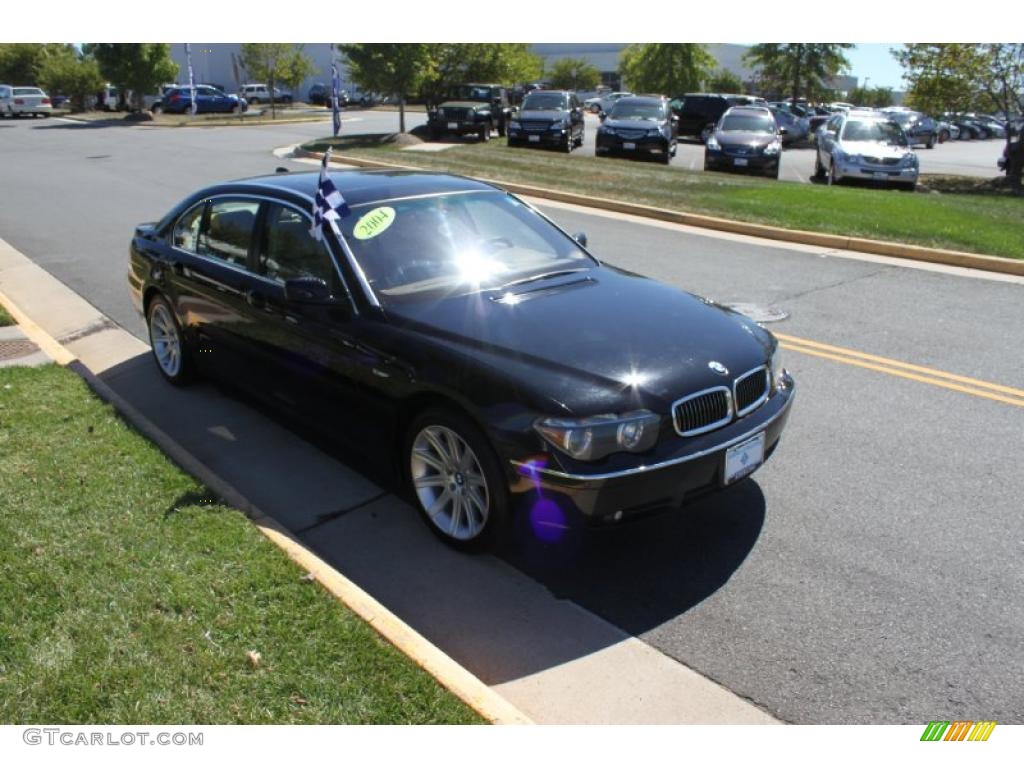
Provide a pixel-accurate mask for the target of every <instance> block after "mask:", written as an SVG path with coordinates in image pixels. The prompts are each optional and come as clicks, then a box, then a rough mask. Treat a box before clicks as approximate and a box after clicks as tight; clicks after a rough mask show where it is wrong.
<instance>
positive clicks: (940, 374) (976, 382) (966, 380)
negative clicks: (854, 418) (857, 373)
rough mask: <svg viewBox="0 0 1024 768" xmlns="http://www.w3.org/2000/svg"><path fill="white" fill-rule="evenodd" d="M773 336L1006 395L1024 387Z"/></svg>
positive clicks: (1020, 393)
mask: <svg viewBox="0 0 1024 768" xmlns="http://www.w3.org/2000/svg"><path fill="white" fill-rule="evenodd" d="M775 337H776V338H777V339H779V341H786V342H789V343H791V344H799V345H801V346H805V347H813V348H814V349H822V350H825V351H826V352H834V353H836V354H839V355H844V356H848V357H857V358H860V359H861V360H871V361H872V362H876V363H881V364H882V365H886V366H889V367H891V368H903V369H905V370H908V371H916V372H918V373H924V374H927V375H929V376H934V377H936V378H940V379H949V380H950V381H958V382H960V383H961V384H969V385H971V386H973V387H980V388H981V389H990V390H992V391H994V392H1002V393H1003V394H1006V395H1014V396H1016V397H1024V389H1016V388H1014V387H1007V386H1003V385H1002V384H993V383H991V382H988V381H981V380H980V379H972V378H970V377H969V376H958V375H957V374H955V373H947V372H946V371H939V370H936V369H935V368H926V367H925V366H923V365H913V364H911V363H904V362H902V361H900V360H893V359H892V358H889V357H879V356H878V355H869V354H868V353H867V352H858V351H857V350H855V349H847V348H846V347H835V346H832V345H831V344H822V343H821V342H820V341H811V340H810V339H801V338H800V337H798V336H788V335H786V334H784V333H776V334H775Z"/></svg>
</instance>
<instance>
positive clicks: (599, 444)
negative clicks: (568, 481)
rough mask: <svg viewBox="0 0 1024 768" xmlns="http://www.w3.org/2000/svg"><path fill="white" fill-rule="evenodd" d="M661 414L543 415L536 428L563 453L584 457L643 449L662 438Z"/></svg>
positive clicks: (597, 456)
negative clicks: (562, 416) (576, 417)
mask: <svg viewBox="0 0 1024 768" xmlns="http://www.w3.org/2000/svg"><path fill="white" fill-rule="evenodd" d="M660 424H661V418H660V417H659V416H658V415H657V414H654V413H651V412H650V411H631V412H629V413H623V414H621V415H616V414H604V415H601V416H590V417H587V418H584V419H563V418H548V419H540V420H538V421H537V422H536V423H535V424H534V425H533V428H534V429H536V430H537V432H538V433H540V435H541V437H543V438H544V439H545V440H547V441H548V442H549V443H551V444H552V445H553V446H555V447H556V448H558V450H560V451H562V452H563V453H567V454H568V455H569V456H572V457H573V458H574V459H579V460H581V461H594V460H596V459H602V458H604V457H605V456H607V455H608V454H610V453H615V452H616V451H629V452H631V453H641V452H643V451H646V450H647V449H648V448H650V447H651V446H653V445H654V443H655V442H656V441H657V439H658V427H659V426H660Z"/></svg>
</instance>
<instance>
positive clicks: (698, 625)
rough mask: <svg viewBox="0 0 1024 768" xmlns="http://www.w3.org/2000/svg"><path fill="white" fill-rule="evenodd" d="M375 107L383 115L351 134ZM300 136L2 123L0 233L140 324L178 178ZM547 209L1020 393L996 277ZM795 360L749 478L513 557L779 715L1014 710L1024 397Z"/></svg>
mask: <svg viewBox="0 0 1024 768" xmlns="http://www.w3.org/2000/svg"><path fill="white" fill-rule="evenodd" d="M349 117H350V118H354V117H358V115H350V116H349ZM378 120H380V121H381V122H380V123H379V124H380V125H383V124H384V121H385V120H397V117H396V116H394V115H390V114H386V113H373V116H372V117H368V118H367V119H366V120H365V121H364V125H363V128H362V129H363V130H367V131H370V132H372V131H375V130H377V128H376V126H377V125H378V123H377V122H376V121H378ZM355 125H356V123H355V122H353V123H352V124H351V127H352V128H353V129H354V127H355ZM322 133H323V126H322V124H313V125H304V124H296V125H288V126H275V127H247V128H216V129H155V128H139V127H133V128H128V127H125V128H120V127H118V128H91V127H80V126H78V125H71V124H68V123H61V122H57V121H53V120H50V121H39V122H29V121H16V122H15V121H5V122H3V123H0V168H2V169H3V170H2V181H0V237H3V238H4V239H6V240H7V241H8V242H10V243H11V244H12V245H13V246H14V247H16V248H18V249H19V250H20V251H22V252H23V253H25V254H26V255H28V256H29V257H31V258H32V259H33V260H35V261H36V262H37V263H38V264H40V265H42V266H43V267H44V268H46V269H47V270H48V271H49V272H51V273H52V274H53V275H55V276H56V277H58V278H59V279H60V280H62V281H63V282H65V283H66V284H68V285H70V286H71V287H72V288H74V289H75V290H76V291H78V292H79V293H80V294H82V295H84V296H85V297H86V298H88V299H89V300H90V301H91V302H92V303H93V304H95V305H96V306H97V307H98V308H100V309H101V310H102V311H104V312H105V313H106V314H108V315H109V316H110V317H112V318H113V319H114V320H115V321H117V322H118V323H121V324H122V325H124V326H125V327H126V328H128V329H129V330H131V331H133V332H134V333H136V334H137V335H140V336H142V335H143V326H142V323H141V322H140V320H139V319H138V318H137V317H136V315H135V313H134V310H133V309H132V308H131V305H130V301H129V298H128V294H127V290H126V287H125V266H126V254H127V244H128V239H129V237H130V234H131V231H132V227H133V226H134V225H135V224H136V223H138V222H142V221H150V220H153V219H155V218H157V217H159V216H160V215H161V214H163V213H164V212H165V211H166V210H167V209H168V208H169V207H170V206H171V205H173V204H174V203H175V202H177V201H178V200H179V199H180V198H181V197H183V196H184V195H186V194H187V193H189V192H190V191H192V190H193V189H195V188H196V187H198V186H200V185H203V184H206V183H210V182H214V181H218V180H222V179H225V178H232V177H242V176H247V175H252V174H256V173H260V172H264V171H270V170H272V169H273V168H274V167H275V166H277V165H292V164H291V163H290V162H289V161H279V160H277V159H275V158H274V157H272V156H271V155H270V154H269V152H270V149H271V148H273V147H278V146H282V145H286V144H290V143H294V142H296V141H301V140H303V139H306V138H310V137H312V136H317V135H321V134H322ZM943 150H944V147H940V148H939V149H937V150H933V152H940V151H943ZM677 161H678V160H677ZM294 167H300V166H297V165H296V166H294ZM547 211H548V213H549V214H550V215H552V216H553V217H554V218H555V219H556V220H557V221H558V222H560V223H561V224H562V225H564V226H565V228H567V229H569V230H570V231H577V230H585V231H586V232H587V233H588V235H589V239H590V244H591V248H592V250H593V251H594V252H595V253H596V254H597V255H598V256H600V257H602V258H604V259H606V260H608V261H609V262H611V263H614V264H617V265H620V266H623V267H626V268H628V269H632V270H635V271H638V272H642V273H644V274H647V275H650V276H652V277H655V278H657V279H660V280H664V281H666V282H669V283H672V284H675V285H678V286H681V287H684V288H686V289H688V290H692V291H695V292H697V293H701V294H705V295H709V296H711V297H713V298H715V299H718V300H720V301H725V302H735V301H743V302H757V303H760V304H764V305H773V306H777V307H778V308H780V309H782V310H784V311H785V312H786V313H788V319H786V320H784V321H782V322H780V323H775V324H773V325H772V326H771V327H772V329H773V330H775V331H777V332H780V333H783V334H787V335H788V336H790V337H796V338H801V339H809V340H814V341H815V342H821V343H826V344H830V345H835V346H837V347H842V348H852V349H853V350H858V351H860V352H864V353H871V354H874V355H879V356H884V357H886V358H893V359H895V360H898V361H904V362H907V363H912V364H916V365H919V366H928V367H930V368H934V369H939V370H942V371H947V372H952V373H955V374H959V375H962V376H967V377H974V378H976V379H981V380H985V381H988V382H996V383H998V384H1001V385H1005V386H1009V387H1016V388H1024V358H1022V356H1021V354H1020V339H1021V331H1020V330H1019V329H1021V328H1024V301H1022V290H1024V286H1022V285H1021V284H1020V283H1018V282H1007V281H998V280H989V279H974V278H967V277H961V276H957V275H953V274H946V273H943V272H936V271H924V270H918V269H908V268H903V267H897V266H893V265H891V264H886V263H879V262H878V261H872V260H857V259H847V258H840V257H838V256H835V255H829V254H827V253H822V254H816V253H808V252H803V251H801V250H797V249H791V248H781V247H775V246H772V245H769V244H765V243H762V242H757V241H747V240H744V239H730V238H720V237H713V236H708V235H702V234H699V233H695V232H690V231H686V230H683V229H681V228H678V227H673V226H669V225H661V224H657V223H640V222H635V221H630V220H625V219H619V218H615V217H612V216H608V215H594V214H591V213H585V212H581V211H579V210H575V209H568V208H565V207H557V206H550V207H547ZM803 349H804V351H802V352H801V351H795V350H793V351H789V352H787V359H786V365H787V367H789V368H790V370H791V371H793V373H794V375H795V376H796V378H797V381H798V395H797V401H796V403H795V406H794V413H793V416H792V418H791V420H790V425H789V427H788V431H787V433H786V435H785V436H784V439H783V442H782V444H781V447H780V448H779V450H778V451H777V452H776V454H775V455H774V456H773V458H772V460H771V462H770V463H769V465H768V466H767V467H765V468H764V469H763V470H762V471H761V472H759V473H758V474H757V475H756V476H755V477H754V479H753V480H751V481H747V482H743V483H740V484H738V485H737V486H735V487H733V488H732V489H730V490H729V491H727V492H726V493H725V494H722V495H719V496H717V497H714V498H712V499H708V500H706V501H704V502H702V503H700V504H698V505H697V506H695V507H694V508H691V509H689V510H687V511H686V512H683V513H678V514H672V515H666V516H662V517H659V518H655V519H653V520H649V521H645V522H643V523H639V524H636V525H631V526H628V527H624V528H621V529H616V530H614V531H611V532H605V533H603V534H601V535H591V536H586V537H582V538H579V537H569V538H567V539H566V540H564V541H562V542H559V543H556V544H551V545H547V546H543V547H532V548H531V547H527V548H523V549H521V550H517V551H514V552H511V553H509V555H508V558H509V560H510V562H511V563H512V564H513V565H515V566H516V567H517V568H519V569H521V570H522V571H524V572H526V573H528V574H530V575H531V576H532V577H534V578H535V579H537V580H538V581H540V582H541V583H543V584H544V585H546V586H547V587H549V588H550V589H551V590H552V591H553V592H554V593H555V594H557V595H559V596H562V597H564V598H566V599H569V600H572V601H575V602H576V603H578V604H579V605H581V606H583V607H586V608H587V609H589V610H591V611H593V612H595V613H597V614H599V615H601V616H603V617H605V618H607V619H608V620H610V621H611V622H613V623H615V624H617V625H618V626H620V627H622V628H623V629H625V630H627V631H629V632H631V633H633V634H635V635H637V636H638V637H640V638H642V639H643V640H644V641H646V642H648V643H650V644H651V645H653V646H654V647H656V648H658V649H660V650H661V651H662V652H664V653H666V654H667V655H669V656H672V657H674V658H677V659H679V660H681V661H683V662H685V663H686V664H688V665H690V666H691V667H693V668H695V669H697V670H699V671H701V672H702V673H704V674H706V675H708V676H709V677H711V678H713V679H715V680H717V681H719V682H721V683H722V684H723V685H725V686H726V687H728V688H729V689H731V690H733V691H735V692H736V693H738V694H740V695H742V696H745V697H748V698H750V699H751V700H753V701H755V702H757V703H758V704H760V705H761V706H763V707H765V708H766V709H767V710H768V711H770V712H771V713H773V714H775V715H776V716H778V717H781V718H783V719H785V720H790V721H795V722H804V723H863V722H873V723H894V722H908V723H920V722H927V721H929V720H933V719H950V720H953V719H993V720H997V721H999V722H1000V723H1021V722H1024V569H1022V568H1021V566H1020V564H1021V561H1022V556H1024V529H1022V528H1021V521H1020V499H1021V498H1022V497H1024V473H1022V472H1021V471H1020V468H1019V454H1020V448H1021V435H1022V434H1024V408H1022V407H1020V406H1017V405H1012V404H1009V403H1006V402H1002V401H1000V400H999V399H994V398H991V397H985V396H982V395H979V394H969V393H966V392H962V391H954V390H952V389H949V388H943V387H939V386H935V385H934V384H931V383H926V381H922V380H920V377H918V378H905V377H900V376H896V375H893V373H892V372H891V370H890V371H889V372H885V371H880V370H873V369H868V368H864V367H859V366H857V365H854V364H852V361H855V360H856V358H852V357H851V356H850V355H848V354H846V353H844V352H837V353H835V354H832V357H833V358H835V359H826V358H823V357H820V356H816V355H812V354H810V353H808V352H807V351H806V350H807V347H806V346H805V347H803Z"/></svg>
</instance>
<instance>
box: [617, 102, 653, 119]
mask: <svg viewBox="0 0 1024 768" xmlns="http://www.w3.org/2000/svg"><path fill="white" fill-rule="evenodd" d="M609 117H611V118H613V119H615V120H664V119H665V105H664V104H661V103H660V102H651V101H631V100H627V99H623V100H620V101H617V102H615V106H614V107H612V111H611V114H610V115H609Z"/></svg>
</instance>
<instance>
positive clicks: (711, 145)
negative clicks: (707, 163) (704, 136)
mask: <svg viewBox="0 0 1024 768" xmlns="http://www.w3.org/2000/svg"><path fill="white" fill-rule="evenodd" d="M705 146H706V147H707V148H708V149H710V150H711V151H712V152H718V151H719V150H720V149H721V148H722V145H721V144H719V143H718V139H716V138H715V137H714V136H708V142H707V144H705Z"/></svg>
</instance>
